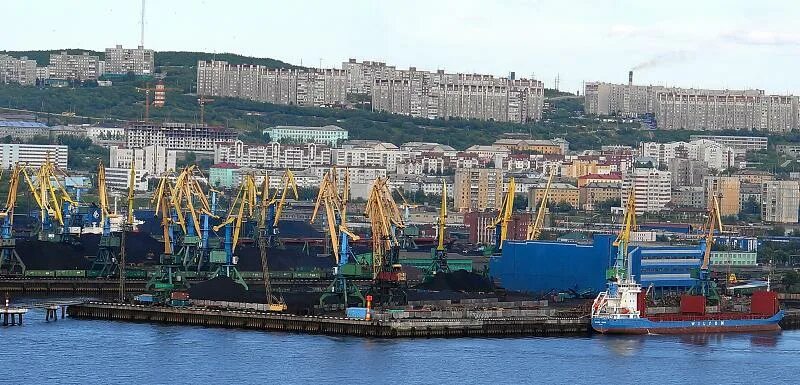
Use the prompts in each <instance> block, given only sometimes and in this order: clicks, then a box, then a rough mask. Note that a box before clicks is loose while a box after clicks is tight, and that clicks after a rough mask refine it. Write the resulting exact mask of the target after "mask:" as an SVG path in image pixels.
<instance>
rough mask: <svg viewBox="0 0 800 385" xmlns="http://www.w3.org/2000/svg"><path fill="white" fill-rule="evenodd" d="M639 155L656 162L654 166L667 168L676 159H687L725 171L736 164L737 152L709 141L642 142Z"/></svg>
mask: <svg viewBox="0 0 800 385" xmlns="http://www.w3.org/2000/svg"><path fill="white" fill-rule="evenodd" d="M639 155H640V156H642V157H647V158H652V159H653V160H655V164H654V166H656V167H667V166H668V164H669V162H670V160H671V159H674V158H686V159H692V160H700V161H703V162H706V164H707V165H708V168H711V169H714V170H720V171H721V170H725V169H728V168H730V167H733V166H734V165H735V164H736V152H735V151H734V149H733V148H731V147H729V146H726V145H724V144H720V143H717V142H714V141H712V140H708V139H698V140H693V141H691V142H671V143H657V142H642V143H640V145H639Z"/></svg>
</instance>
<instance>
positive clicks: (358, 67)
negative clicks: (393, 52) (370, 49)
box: [342, 59, 396, 95]
mask: <svg viewBox="0 0 800 385" xmlns="http://www.w3.org/2000/svg"><path fill="white" fill-rule="evenodd" d="M342 69H343V70H344V71H345V73H347V93H348V94H362V95H372V85H373V83H375V79H385V78H387V75H386V73H387V72H388V71H395V70H396V69H395V68H394V67H392V66H387V65H386V63H382V62H377V61H367V60H365V61H363V62H360V63H359V62H358V60H356V59H350V60H348V61H346V62H344V63H342Z"/></svg>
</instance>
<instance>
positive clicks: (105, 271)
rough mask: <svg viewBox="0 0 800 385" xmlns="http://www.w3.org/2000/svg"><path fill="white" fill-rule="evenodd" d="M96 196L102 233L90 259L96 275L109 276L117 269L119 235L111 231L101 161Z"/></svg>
mask: <svg viewBox="0 0 800 385" xmlns="http://www.w3.org/2000/svg"><path fill="white" fill-rule="evenodd" d="M97 196H98V198H99V200H100V224H101V226H102V227H103V233H102V235H101V236H100V244H99V245H98V248H97V255H96V256H95V258H94V261H92V268H91V269H92V271H93V272H96V273H97V276H98V277H110V276H112V275H113V274H114V273H115V272H116V270H117V253H118V251H119V248H120V239H119V237H117V236H115V235H113V234H112V233H111V217H112V216H114V214H111V212H110V210H109V207H108V190H107V187H106V169H105V167H104V166H103V162H100V163H99V164H98V166H97Z"/></svg>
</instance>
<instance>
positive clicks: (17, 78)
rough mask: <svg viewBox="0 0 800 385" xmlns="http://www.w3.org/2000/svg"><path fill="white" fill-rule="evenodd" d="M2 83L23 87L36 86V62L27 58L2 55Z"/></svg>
mask: <svg viewBox="0 0 800 385" xmlns="http://www.w3.org/2000/svg"><path fill="white" fill-rule="evenodd" d="M0 83H3V84H7V83H16V84H19V85H21V86H32V85H35V84H36V60H30V59H28V57H27V56H23V57H21V58H19V59H17V58H15V57H11V56H9V55H3V54H0Z"/></svg>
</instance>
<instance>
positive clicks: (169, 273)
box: [145, 173, 188, 302]
mask: <svg viewBox="0 0 800 385" xmlns="http://www.w3.org/2000/svg"><path fill="white" fill-rule="evenodd" d="M171 194H173V186H172V184H171V183H170V180H169V174H167V173H165V174H163V175H162V176H161V180H160V181H159V184H158V188H157V189H156V193H155V194H154V195H153V199H152V203H154V204H155V211H156V216H160V217H161V230H162V236H163V240H164V250H163V252H162V253H161V255H159V258H158V262H159V264H158V266H157V268H156V271H155V273H154V274H153V276H152V278H150V281H148V282H147V285H146V286H145V288H146V290H147V291H151V292H155V294H156V296H158V297H159V299H160V300H161V301H163V302H166V301H167V299H168V297H169V294H170V293H172V292H173V291H176V290H184V289H187V288H188V283H187V282H186V279H185V277H184V276H183V273H182V272H181V269H182V267H183V266H182V265H181V263H180V261H178V260H177V258H176V255H175V242H176V239H175V238H176V237H175V224H176V223H178V215H179V214H178V213H176V212H174V211H177V210H174V207H171V205H170V197H171Z"/></svg>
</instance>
